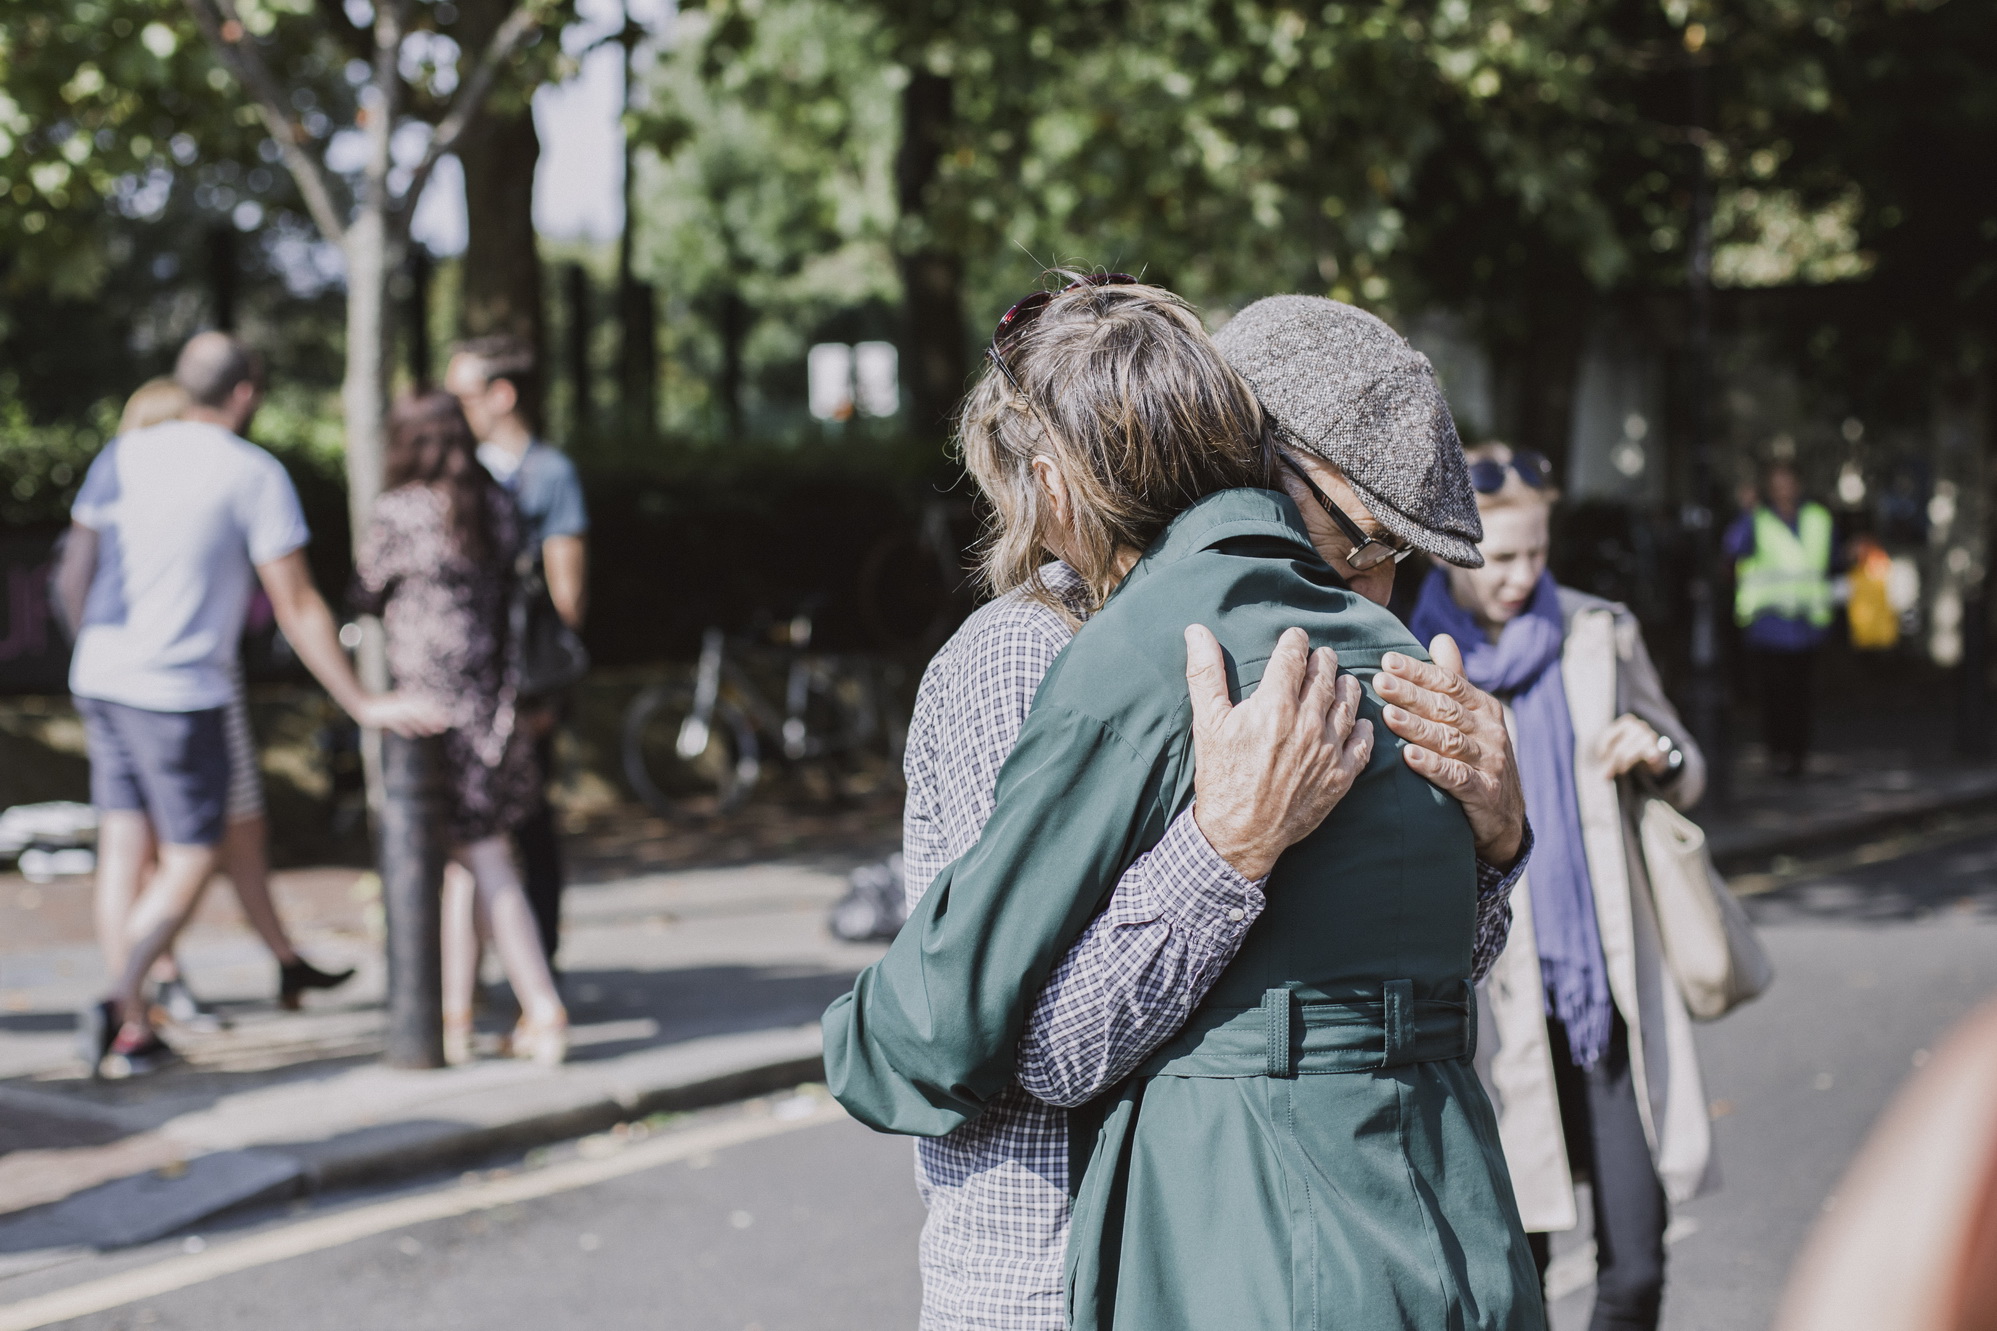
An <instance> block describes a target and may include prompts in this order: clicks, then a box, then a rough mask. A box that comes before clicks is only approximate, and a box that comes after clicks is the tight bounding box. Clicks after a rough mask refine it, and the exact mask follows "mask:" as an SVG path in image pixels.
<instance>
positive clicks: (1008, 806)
mask: <svg viewBox="0 0 1997 1331" xmlns="http://www.w3.org/2000/svg"><path fill="white" fill-rule="evenodd" d="M1194 623H1199V624H1205V625H1207V626H1208V627H1209V628H1211V629H1212V630H1213V631H1214V633H1215V635H1216V636H1217V637H1218V638H1219V639H1220V642H1221V645H1222V647H1223V648H1224V649H1225V650H1226V652H1227V654H1228V661H1229V673H1230V680H1229V683H1230V690H1231V692H1233V694H1234V695H1235V696H1236V697H1237V698H1238V697H1241V696H1243V694H1244V693H1246V692H1248V691H1250V690H1252V688H1253V686H1254V685H1255V684H1256V683H1257V682H1259V680H1260V678H1261V673H1262V669H1263V667H1264V666H1265V665H1266V663H1267V661H1268V657H1269V654H1270V652H1271V651H1272V650H1274V647H1275V644H1276V640H1277V638H1278V636H1279V635H1280V634H1281V633H1282V631H1283V630H1284V629H1286V628H1289V627H1291V626H1292V625H1300V626H1302V627H1303V628H1304V629H1305V630H1306V631H1307V632H1308V633H1309V634H1310V637H1311V640H1312V642H1313V644H1314V645H1323V646H1330V647H1333V648H1336V649H1337V651H1338V654H1339V661H1340V664H1341V666H1342V668H1344V669H1345V670H1348V671H1350V672H1351V673H1353V674H1354V675H1355V676H1357V677H1358V678H1359V679H1360V680H1361V681H1362V683H1366V685H1367V694H1366V702H1365V704H1364V706H1363V708H1362V714H1363V715H1366V716H1369V717H1370V718H1371V719H1372V720H1373V724H1374V736H1375V746H1374V756H1373V760H1372V762H1371V764H1370V765H1369V766H1368V767H1367V769H1366V771H1365V772H1364V773H1363V774H1362V775H1361V777H1360V779H1359V780H1358V781H1357V782H1356V783H1355V784H1354V785H1353V788H1352V790H1351V792H1350V793H1348V794H1347V796H1346V797H1345V799H1344V800H1343V801H1341V802H1340V804H1339V806H1338V808H1337V809H1336V810H1335V811H1334V812H1333V813H1332V815H1331V816H1330V817H1329V818H1327V819H1326V820H1325V822H1324V824H1323V825H1322V826H1320V827H1319V829H1318V830H1317V831H1316V832H1314V833H1313V834H1312V835H1311V836H1309V837H1307V838H1305V839H1304V840H1303V841H1302V842H1299V843H1298V844H1297V845H1296V846H1294V847H1292V848H1291V849H1290V850H1289V851H1288V852H1287V853H1286V854H1285V855H1284V856H1283V858H1282V860H1281V861H1280V862H1279V863H1278V865H1277V867H1276V870H1275V873H1274V874H1273V875H1272V876H1271V879H1270V882H1269V886H1268V899H1269V904H1268V906H1267V908H1266V909H1265V910H1264V912H1263V914H1262V917H1261V919H1260V920H1259V921H1257V923H1256V925H1255V927H1254V929H1253V930H1251V931H1250V933H1249V936H1248V939H1247V941H1246V942H1245V943H1244V944H1243V946H1242V950H1241V952H1240V954H1239V955H1238V956H1237V957H1236V959H1235V961H1234V963H1233V964H1232V965H1231V966H1230V967H1229V968H1228V969H1227V971H1226V973H1225V974H1224V975H1223V976H1222V977H1221V979H1220V981H1219V982H1218V983H1217V984H1216V985H1215V987H1214V989H1213V991H1212V992H1211V993H1210V994H1209V995H1208V996H1207V998H1206V1000H1205V1002H1204V1003H1203V1004H1202V1006H1201V1007H1200V1008H1199V1009H1198V1010H1197V1011H1195V1013H1194V1014H1193V1016H1192V1018H1191V1019H1190V1020H1189V1021H1188V1023H1187V1025H1186V1027H1185V1029H1184V1030H1183V1031H1181V1032H1180V1033H1179V1034H1178V1035H1177V1036H1175V1037H1174V1038H1173V1039H1171V1040H1170V1041H1168V1042H1167V1043H1166V1044H1165V1045H1164V1047H1162V1048H1161V1049H1159V1050H1158V1051H1157V1053H1156V1054H1155V1055H1154V1056H1153V1057H1152V1058H1151V1060H1150V1061H1149V1062H1148V1063H1147V1064H1146V1065H1145V1066H1144V1067H1143V1068H1142V1069H1140V1070H1139V1071H1138V1073H1137V1074H1136V1075H1135V1076H1133V1077H1132V1078H1131V1079H1130V1080H1129V1081H1128V1082H1127V1083H1125V1085H1124V1086H1122V1087H1121V1088H1119V1089H1118V1090H1117V1091H1116V1092H1113V1093H1112V1094H1111V1095H1109V1096H1106V1097H1104V1099H1103V1100H1102V1101H1099V1102H1098V1103H1097V1105H1095V1106H1093V1107H1092V1112H1085V1113H1078V1114H1077V1115H1075V1116H1074V1123H1075V1129H1074V1133H1075V1137H1076V1140H1075V1141H1074V1142H1073V1148H1074V1153H1075V1154H1076V1155H1077V1156H1080V1155H1081V1154H1082V1153H1084V1152H1086V1155H1087V1159H1088V1164H1087V1168H1086V1170H1085V1171H1082V1172H1081V1173H1080V1179H1079V1184H1078V1186H1077V1188H1076V1199H1075V1212H1074V1222H1073V1228H1072V1230H1071V1232H1070V1236H1069V1245H1068V1285H1069V1288H1068V1300H1069V1310H1070V1324H1071V1325H1072V1326H1074V1327H1076V1328H1083V1329H1085V1331H1097V1329H1098V1328H1102V1329H1107V1328H1111V1327H1122V1328H1125V1329H1126V1331H1173V1329H1175V1328H1186V1329H1187V1331H1192V1329H1193V1328H1200V1329H1201V1331H1216V1329H1220V1328H1225V1329H1226V1331H1250V1329H1252V1328H1268V1329H1269V1331H1277V1329H1278V1328H1280V1329H1282V1331H1315V1329H1316V1328H1331V1327H1336V1328H1340V1331H1345V1329H1347V1328H1350V1329H1352V1331H1387V1329H1388V1328H1420V1329H1421V1331H1443V1329H1444V1328H1448V1329H1450V1331H1455V1329H1456V1328H1464V1329H1468V1328H1479V1329H1488V1331H1498V1329H1500V1328H1502V1329H1503V1331H1543V1327H1544V1325H1545V1323H1544V1315H1543V1312H1542V1310H1541V1307H1540V1297H1539V1291H1538V1278H1537V1274H1536V1272H1535V1270H1534V1267H1533V1262H1532V1258H1531V1255H1530V1252H1529V1251H1528V1249H1527V1247H1526V1243H1525V1237H1524V1234H1523V1233H1522V1231H1521V1230H1520V1227H1519V1221H1518V1214H1517V1208H1516V1206H1515V1205H1514V1203H1513V1200H1512V1191H1511V1184H1510V1180H1509V1179H1508V1178H1507V1176H1506V1173H1505V1165H1504V1158H1503V1155H1502V1153H1501V1151H1500V1149H1499V1146H1498V1137H1497V1127H1496V1123H1495V1121H1494V1119H1493V1116H1492V1113H1491V1107H1490V1104H1489V1102H1488V1101H1487V1100H1486V1099H1485V1097H1484V1093H1483V1090H1482V1089H1481V1087H1480V1086H1479V1085H1478V1082H1477V1078H1476V1076H1475V1074H1474V1073H1473V1071H1472V1070H1471V1066H1470V1055H1471V1053H1472V1052H1473V1050H1474V1046H1475V1031H1474V1012H1475V1005H1474V1002H1473V1001H1472V1000H1471V998H1470V995H1469V989H1468V978H1469V972H1470V953H1471V947H1472V942H1473V933H1474V928H1475V915H1476V891H1477V887H1476V865H1475V852H1474V850H1473V849H1472V843H1471V835H1470V829H1469V826H1468V823H1467V822H1466V821H1465V819H1464V817H1463V812H1462V809H1461V808H1460V807H1459V806H1458V805H1457V804H1456V803H1455V801H1453V800H1451V799H1449V798H1448V797H1447V796H1445V795H1443V794H1442V793H1441V792H1440V791H1438V790H1437V789H1436V788H1435V787H1433V786H1431V785H1430V784H1429V783H1428V782H1426V781H1424V780H1422V779H1421V778H1420V777H1418V776H1416V775H1415V774H1414V772H1413V771H1412V770H1410V769H1409V768H1408V767H1407V765H1406V763H1405V762H1403V761H1402V758H1401V755H1400V745H1399V743H1398V742H1397V741H1395V740H1394V739H1393V736H1392V734H1391V732H1389V731H1388V730H1387V729H1386V727H1385V726H1384V724H1382V722H1381V720H1380V715H1379V710H1380V708H1379V701H1378V699H1377V697H1376V696H1375V695H1374V694H1373V692H1372V689H1371V684H1370V681H1371V679H1372V677H1373V675H1374V674H1375V672H1376V671H1377V670H1378V667H1379V664H1380V658H1381V656H1382V655H1384V654H1385V653H1386V652H1388V651H1399V652H1404V653H1407V654H1409V655H1412V656H1420V655H1422V652H1421V648H1420V646H1419V645H1418V644H1417V643H1415V642H1414V640H1413V639H1411V638H1410V637H1409V636H1408V634H1407V631H1406V630H1405V629H1404V628H1402V627H1401V625H1400V623H1399V621H1397V620H1396V619H1394V617H1393V616H1392V615H1390V614H1388V613H1387V612H1386V611H1384V610H1382V609H1380V608H1379V607H1377V606H1374V605H1372V604H1371V603H1370V602H1367V601H1366V600H1364V599H1363V598H1361V597H1359V596H1357V595H1355V594H1353V593H1352V592H1351V591H1349V590H1347V589H1346V587H1345V586H1344V584H1343V583H1342V582H1341V581H1340V580H1339V578H1338V577H1337V575H1336V574H1334V573H1333V572H1332V570H1331V569H1330V568H1329V567H1328V566H1327V565H1326V564H1325V563H1324V562H1323V561H1322V560H1321V559H1320V558H1319V557H1318V555H1317V553H1316V552H1315V551H1314V550H1313V549H1312V548H1311V546H1310V543H1309V540H1308V538H1307V537H1306V535H1305V533H1304V529H1303V524H1302V521H1301V519H1300V518H1299V516H1298V514H1297V511H1296V508H1295V506H1294V505H1293V504H1291V503H1290V501H1289V499H1288V498H1287V497H1285V496H1282V495H1279V494H1276V493H1274V492H1271V491H1265V490H1233V491H1228V492H1225V493H1222V494H1217V495H1211V496H1208V497H1207V498H1206V499H1203V500H1201V501H1200V502H1199V503H1197V504H1195V505H1193V507H1191V508H1190V509H1188V510H1187V511H1186V512H1185V513H1183V514H1181V515H1180V516H1179V517H1178V518H1177V519H1176V520H1174V522H1173V523H1172V525H1171V526H1170V527H1169V528H1167V530H1166V531H1165V533H1164V534H1163V535H1162V536H1160V537H1159V539H1158V541H1157V542H1156V543H1155V544H1154V545H1153V546H1152V548H1151V549H1150V550H1148V551H1147V552H1146V553H1145V555H1144V557H1143V558H1142V559H1141V560H1139V561H1138V563H1137V566H1136V567H1135V568H1134V569H1132V570H1131V573H1130V575H1129V576H1128V577H1127V578H1126V579H1125V580H1124V582H1123V583H1122V585H1121V586H1119V587H1118V589H1117V591H1116V594H1115V595H1114V596H1112V597H1111V598H1110V600H1109V602H1108V604H1106V605H1105V606H1104V607H1103V609H1102V611H1101V612H1100V613H1098V614H1097V615H1096V616H1095V617H1094V618H1093V619H1091V620H1090V621H1089V623H1088V624H1087V625H1085V626H1084V627H1083V629H1082V631H1081V632H1080V633H1079V634H1077V635H1076V637H1075V639H1074V641H1073V642H1072V643H1071V644H1070V645H1069V646H1068V648H1067V650H1066V651H1065V652H1063V653H1062V655H1061V657H1060V659H1059V660H1057V661H1056V662H1055V664H1054V668H1053V669H1052V670H1050V671H1049V672H1048V674H1047V677H1046V679H1045V680H1044V681H1043V682H1042V683H1041V685H1040V690H1039V692H1038V694H1037V695H1036V696H1035V698H1034V702H1033V710H1032V712H1031V714H1030V715H1029V716H1028V718H1027V721H1026V725H1025V727H1024V728H1023V729H1022V730H1021V732H1020V737H1019V742H1018V744H1017V746H1016V747H1015V748H1014V749H1013V752H1012V755H1011V757H1010V758H1009V759H1008V760H1007V762H1006V764H1005V766H1004V768H1003V769H1002V770H1001V772H1000V774H999V779H998V791H997V806H996V808H995V809H994V811H993V813H992V817H991V819H990V821H989V822H987V823H986V824H985V828H984V832H983V835H982V836H981V837H980V838H979V841H978V844H977V846H976V847H975V848H973V849H972V850H971V851H970V852H968V853H967V854H966V855H964V857H963V858H961V859H959V860H957V861H956V862H955V863H954V864H952V865H950V866H949V867H948V868H946V869H945V870H944V871H943V872H942V873H941V874H940V875H938V876H937V878H936V880H935V882H934V883H933V884H932V885H931V886H930V888H929V891H928V893H927V894H926V895H924V897H923V899H922V903H921V905H920V906H919V907H918V908H917V910H916V911H915V913H914V915H913V916H912V917H911V918H910V919H909V921H908V923H907V925H906V926H905V927H904V928H903V930H902V932H901V934H900V936H899V937H898V938H897V939H896V940H895V942H894V945H893V946H892V947H891V948H889V950H888V953H887V955H886V956H885V957H883V958H882V959H881V960H880V961H879V962H877V963H875V964H874V965H873V966H870V967H868V968H867V970H866V971H864V972H862V973H861V975H860V977H859V979H858V981H857V982H856V984H855V986H854V989H853V992H852V993H850V994H847V995H846V996H844V997H842V998H840V999H839V1000H838V1001H837V1002H835V1003H834V1004H833V1005H832V1006H831V1008H830V1009H828V1010H827V1012H826V1014H825V1067H826V1079H827V1082H828V1084H829V1085H830V1086H831V1089H832V1092H833V1094H834V1095H835V1096H837V1097H838V1099H839V1101H840V1103H841V1104H843V1105H844V1106H845V1107H846V1108H847V1110H848V1111H850V1112H851V1113H852V1114H853V1115H854V1116H855V1117H856V1118H858V1119H860V1120H861V1121H862V1122H865V1123H868V1124H870V1125H872V1126H873V1127H875V1128H878V1129H880V1130H882V1131H887V1132H901V1133H911V1134H915V1135H920V1136H940V1135H942V1134H943V1133H946V1132H949V1131H951V1130H952V1129H954V1128H956V1127H959V1126H960V1125H962V1124H964V1123H967V1122H969V1121H970V1120H972V1119H973V1118H975V1117H976V1116H977V1115H978V1114H979V1112H980V1111H981V1110H982V1109H983V1108H984V1106H985V1105H986V1104H987V1103H989V1102H990V1100H991V1098H992V1097H993V1096H994V1095H996V1094H997V1093H998V1092H999V1091H1000V1090H1002V1089H1003V1088H1004V1087H1005V1086H1006V1085H1007V1084H1008V1083H1009V1082H1010V1081H1011V1080H1012V1077H1013V1069H1014V1055H1015V1049H1016V1047H1017V1045H1018V1042H1019V1037H1020V1033H1021V1030H1022V1028H1023V1027H1024V1024H1025V1020H1026V1014H1027V1012H1028V1010H1029V1008H1030V1006H1031V1004H1032V1002H1033V1000H1034V998H1035V996H1036V995H1037V994H1038V993H1039V991H1040V988H1041V986H1042V985H1043V984H1044V983H1045V981H1046V979H1047V976H1048V974H1049V973H1050V972H1051V971H1052V969H1053V967H1054V965H1055V963H1056V962H1058V961H1059V960H1060V958H1061V956H1062V955H1063V953H1065V951H1066V950H1067V948H1068V947H1069V945H1070V944H1072V943H1073V942H1074V941H1075V939H1076V938H1077V937H1078V936H1079V935H1080V934H1081V932H1082V930H1083V929H1084V928H1085V927H1086V926H1087V924H1088V922H1089V920H1090V919H1091V918H1092V917H1093V916H1094V915H1095V913H1096V912H1097V910H1098V909H1099V908H1100V907H1101V906H1102V904H1103V902H1104V900H1105V899H1106V898H1107V896H1108V894H1109V892H1110V890H1111V888H1112V887H1113V886H1114V885H1115V883H1116V881H1117V878H1118V876H1119V875H1120V874H1121V873H1122V871H1123V870H1124V869H1125V868H1126V867H1127V866H1128V865H1129V864H1130V863H1131V862H1132V861H1133V860H1135V859H1136V858H1137V857H1138V856H1139V855H1140V854H1142V853H1143V852H1144V851H1145V850H1147V849H1148V848H1149V847H1151V846H1152V845H1154V844H1156V842H1157V841H1158V839H1159V838H1160V836H1162V835H1163V833H1164V830H1165V828H1166V826H1167V825H1168V824H1169V823H1170V821H1171V819H1172V818H1173V816H1174V815H1176V814H1177V813H1178V812H1179V811H1180V810H1181V809H1182V808H1183V807H1184V806H1185V805H1186V804H1187V803H1188V802H1189V801H1190V800H1191V798H1192V783H1193V767H1192V741H1191V723H1192V714H1191V706H1190V703H1189V702H1188V701H1187V696H1186V688H1185V645H1184V639H1183V636H1182V635H1183V633H1184V630H1185V628H1186V626H1187V625H1188V624H1194Z"/></svg>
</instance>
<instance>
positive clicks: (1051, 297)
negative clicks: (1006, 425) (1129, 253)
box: [985, 273, 1137, 397]
mask: <svg viewBox="0 0 1997 1331" xmlns="http://www.w3.org/2000/svg"><path fill="white" fill-rule="evenodd" d="M1136 285H1137V279H1136V278H1134V277H1132V276H1131V275H1130V274H1129V273H1092V274H1090V275H1089V276H1087V277H1078V278H1076V279H1075V280H1074V281H1072V282H1070V283H1068V285H1067V286H1064V287H1062V288H1061V289H1060V290H1059V291H1036V292H1034V293H1033V294H1032V295H1030V296H1028V297H1026V298H1025V299H1023V300H1021V301H1019V302H1017V303H1016V304H1014V305H1013V307H1012V308H1011V309H1009V310H1007V311H1006V312H1005V313H1004V314H1002V315H1000V316H999V321H998V327H997V328H994V329H993V330H992V341H991V345H990V346H988V347H986V348H985V354H986V355H987V356H989V357H991V359H992V364H994V365H996V366H998V369H999V373H1000V374H1002V375H1004V376H1005V381H1006V382H1007V383H1009V384H1011V385H1012V391H1013V392H1015V393H1017V394H1019V395H1020V396H1021V397H1026V390H1025V389H1024V388H1021V387H1020V386H1019V380H1017V379H1015V378H1013V376H1012V367H1011V366H1009V365H1007V364H1006V363H1005V355H1004V352H1003V350H1002V348H1003V345H1004V344H1005V343H1007V342H1010V341H1012V340H1013V339H1015V338H1017V337H1018V336H1019V335H1020V333H1021V332H1023V331H1024V330H1025V328H1026V326H1027V325H1028V324H1030V323H1032V322H1033V321H1034V320H1035V319H1038V318H1039V317H1040V316H1041V314H1042V313H1043V312H1044V311H1045V310H1046V309H1047V307H1048V306H1049V305H1052V304H1053V303H1054V301H1055V298H1056V297H1059V296H1065V295H1067V294H1068V293H1069V292H1070V291H1082V290H1086V289H1087V288H1089V287H1128V286H1136Z"/></svg>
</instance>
